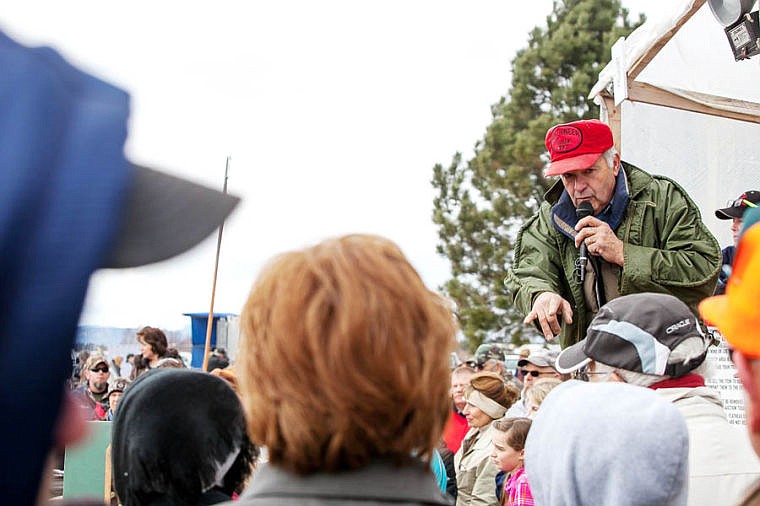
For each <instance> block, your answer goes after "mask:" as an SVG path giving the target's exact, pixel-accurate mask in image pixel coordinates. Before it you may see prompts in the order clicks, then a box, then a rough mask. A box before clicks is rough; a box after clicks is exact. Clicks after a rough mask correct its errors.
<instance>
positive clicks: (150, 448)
mask: <svg viewBox="0 0 760 506" xmlns="http://www.w3.org/2000/svg"><path fill="white" fill-rule="evenodd" d="M111 444H112V449H111V451H112V459H113V475H114V481H115V485H116V493H117V494H118V496H119V499H120V500H121V501H122V503H123V504H146V503H148V502H150V501H151V500H157V499H158V498H161V499H162V500H164V501H165V502H167V503H168V504H188V505H191V504H198V502H199V500H200V498H201V496H202V495H203V494H204V493H205V492H207V491H209V490H211V489H213V488H216V489H217V490H220V491H222V492H223V493H225V494H227V495H231V494H232V493H233V492H239V491H240V490H239V489H240V488H242V485H243V483H244V481H245V480H246V478H247V477H248V476H249V475H250V473H251V471H252V464H253V461H254V459H255V457H256V455H257V451H256V449H255V447H254V446H253V444H252V443H251V441H250V440H249V439H248V436H247V433H246V424H245V418H244V415H243V408H242V406H241V404H240V401H239V399H238V397H237V395H236V394H235V393H234V392H233V391H232V389H231V388H230V387H229V386H228V385H227V383H226V382H225V381H224V380H222V379H221V378H218V377H216V376H212V375H210V374H206V373H203V372H199V371H192V370H188V369H155V370H152V371H150V372H148V373H145V374H143V375H141V376H140V377H138V378H137V379H136V380H135V381H134V382H133V383H132V384H131V385H130V387H129V388H127V389H126V391H125V392H124V394H123V396H122V398H121V402H120V403H119V413H118V415H117V416H116V417H115V420H114V425H113V434H112V443H111Z"/></svg>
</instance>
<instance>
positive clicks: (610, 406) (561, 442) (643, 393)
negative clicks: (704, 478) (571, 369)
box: [525, 381, 689, 506]
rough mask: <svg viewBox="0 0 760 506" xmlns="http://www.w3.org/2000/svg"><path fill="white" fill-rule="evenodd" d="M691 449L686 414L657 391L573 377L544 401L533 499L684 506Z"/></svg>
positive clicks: (533, 459)
mask: <svg viewBox="0 0 760 506" xmlns="http://www.w3.org/2000/svg"><path fill="white" fill-rule="evenodd" d="M590 427H593V430H589V428H590ZM688 454H689V440H688V433H687V429H686V423H685V422H684V419H683V417H682V416H681V414H680V413H679V412H678V410H677V409H676V408H675V407H674V406H673V405H672V404H671V403H669V402H666V401H665V400H663V399H662V398H661V397H660V396H659V395H657V393H655V392H654V391H652V390H649V389H646V388H642V387H636V386H632V385H627V384H624V383H583V382H579V381H568V382H565V383H563V384H562V385H560V386H558V387H557V388H555V389H554V390H553V391H552V392H551V393H550V394H549V395H548V397H547V398H546V400H545V401H544V402H543V403H542V404H541V409H540V410H539V411H538V415H537V416H536V418H535V419H534V421H533V424H532V426H531V429H530V433H529V434H528V440H527V442H526V445H525V471H526V474H527V476H528V478H529V480H530V487H531V491H532V492H533V497H534V499H535V501H536V504H551V505H552V506H563V505H568V506H569V505H575V506H582V505H599V504H615V505H617V506H647V505H652V504H657V505H659V506H677V505H678V506H680V505H685V504H686V500H687V481H688V475H687V474H688Z"/></svg>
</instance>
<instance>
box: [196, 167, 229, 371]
mask: <svg viewBox="0 0 760 506" xmlns="http://www.w3.org/2000/svg"><path fill="white" fill-rule="evenodd" d="M230 158H231V157H230V156H227V164H226V165H225V167H224V189H223V190H222V191H223V192H224V193H227V178H228V177H229V173H230ZM223 232H224V221H222V224H221V225H219V235H218V236H217V238H216V259H215V260H214V281H213V282H212V284H211V308H210V309H209V310H208V322H207V323H206V346H205V348H204V350H203V368H202V370H203V371H205V370H206V368H207V367H208V356H209V353H210V351H211V327H212V325H213V324H214V298H215V297H216V275H217V272H219V252H220V251H221V249H222V233H223Z"/></svg>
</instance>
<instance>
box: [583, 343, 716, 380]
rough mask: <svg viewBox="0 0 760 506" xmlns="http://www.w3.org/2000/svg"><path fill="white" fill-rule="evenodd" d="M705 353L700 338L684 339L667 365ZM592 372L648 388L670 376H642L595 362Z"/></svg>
mask: <svg viewBox="0 0 760 506" xmlns="http://www.w3.org/2000/svg"><path fill="white" fill-rule="evenodd" d="M704 351H705V341H704V339H703V338H701V337H690V338H688V339H684V341H683V342H682V343H680V344H679V345H678V346H676V347H675V348H674V349H673V351H671V352H670V358H669V360H668V362H669V363H671V364H672V363H684V364H685V363H687V362H689V361H690V360H691V359H693V358H696V357H698V356H699V355H701V354H702V353H704ZM594 371H599V372H609V373H612V372H614V373H617V375H618V376H620V377H621V378H622V379H623V381H625V382H626V383H630V384H632V385H638V386H640V387H648V386H651V385H653V384H655V383H658V382H660V381H664V380H666V379H669V378H670V376H667V375H660V374H644V373H640V372H635V371H628V370H626V369H620V368H618V367H612V366H610V365H607V364H603V363H601V362H599V361H596V367H595V368H594Z"/></svg>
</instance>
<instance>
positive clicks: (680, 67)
mask: <svg viewBox="0 0 760 506" xmlns="http://www.w3.org/2000/svg"><path fill="white" fill-rule="evenodd" d="M613 54H615V55H616V56H617V58H613V61H612V62H611V63H610V64H609V65H608V66H607V67H606V68H605V69H604V70H603V71H602V73H601V74H600V79H599V82H597V84H596V85H595V86H594V88H593V89H592V91H591V94H590V96H591V97H592V98H594V100H595V101H596V102H597V103H599V104H600V105H601V106H602V119H604V120H606V121H608V123H609V124H610V125H611V127H612V129H613V132H614V134H615V140H616V144H617V146H618V148H619V149H620V151H621V154H622V157H623V159H624V160H626V161H628V162H630V163H633V164H634V165H637V166H639V167H641V168H642V169H644V170H646V171H648V172H650V173H653V174H662V175H666V176H668V177H671V178H673V179H675V180H676V181H677V182H678V183H680V184H681V185H682V186H683V187H684V188H685V189H686V190H687V191H688V192H689V194H690V195H691V196H692V197H693V198H694V200H695V201H696V203H697V205H699V207H700V209H701V210H702V215H703V218H704V221H705V223H707V225H708V226H709V227H710V229H711V231H712V232H713V233H714V234H715V236H716V237H717V238H718V240H719V242H720V243H721V245H722V246H727V245H729V244H730V243H731V240H732V239H731V234H730V231H729V226H728V223H727V222H726V221H721V220H718V219H717V218H715V215H714V210H715V209H717V208H720V207H725V205H726V202H727V201H728V200H730V199H734V198H736V197H737V196H738V195H739V194H740V193H741V192H743V191H745V190H749V189H757V190H760V146H756V145H755V141H756V140H758V139H760V56H756V57H753V58H751V59H748V60H743V61H738V62H737V61H735V60H734V57H733V53H732V51H731V48H730V46H729V44H728V40H727V38H726V35H725V33H724V30H723V27H722V26H721V25H720V24H718V22H717V21H716V20H715V19H714V17H713V15H712V12H711V11H710V8H709V6H708V5H707V3H706V2H705V0H678V1H676V0H673V1H672V11H670V12H668V13H667V14H665V15H663V16H661V17H659V18H651V19H648V20H647V22H646V23H645V24H644V25H642V26H641V27H639V28H638V29H637V30H635V31H634V32H633V33H632V34H631V35H630V36H629V37H628V38H627V39H626V40H625V42H624V43H623V44H622V50H620V51H613ZM624 72H625V73H624ZM626 97H627V98H626ZM616 102H617V103H618V105H616ZM695 111H698V112H695Z"/></svg>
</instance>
